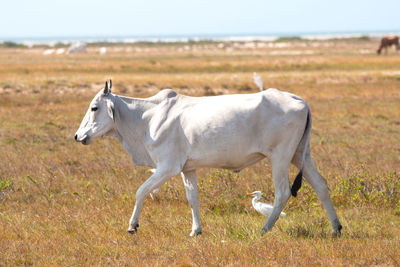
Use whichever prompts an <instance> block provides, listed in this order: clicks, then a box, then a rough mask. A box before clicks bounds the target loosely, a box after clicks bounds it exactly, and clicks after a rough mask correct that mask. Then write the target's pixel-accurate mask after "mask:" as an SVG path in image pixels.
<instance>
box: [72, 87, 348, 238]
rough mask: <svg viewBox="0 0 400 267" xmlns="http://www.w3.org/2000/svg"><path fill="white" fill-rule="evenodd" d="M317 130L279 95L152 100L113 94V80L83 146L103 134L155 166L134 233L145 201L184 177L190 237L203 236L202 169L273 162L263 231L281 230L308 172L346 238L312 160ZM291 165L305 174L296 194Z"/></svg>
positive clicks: (294, 101) (299, 105) (166, 93)
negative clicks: (288, 207)
mask: <svg viewBox="0 0 400 267" xmlns="http://www.w3.org/2000/svg"><path fill="white" fill-rule="evenodd" d="M310 131H311V114H310V109H309V107H308V105H307V103H306V102H305V101H304V100H303V99H301V98H300V97H298V96H295V95H293V94H290V93H287V92H281V91H279V90H276V89H268V90H265V91H262V92H259V93H255V94H241V95H223V96H209V97H190V96H185V95H180V94H177V93H176V92H174V91H173V90H171V89H164V90H162V91H160V92H159V93H158V94H156V95H155V96H152V97H149V98H130V97H123V96H118V95H114V94H112V93H111V80H110V83H107V82H106V84H105V88H104V89H102V90H101V91H100V92H99V93H98V94H97V95H96V96H95V97H94V98H93V100H92V102H91V103H90V106H89V109H88V111H87V113H86V115H85V117H84V118H83V120H82V123H81V125H80V127H79V129H78V131H77V132H76V134H75V140H76V141H78V142H81V143H82V144H84V145H88V144H89V143H90V142H91V141H92V140H93V139H94V138H96V137H98V136H103V135H109V136H114V137H116V138H117V139H118V140H119V141H120V142H121V143H122V145H123V147H124V148H125V150H126V151H127V152H128V153H129V154H130V155H131V157H132V160H133V162H134V163H135V164H136V165H140V166H147V167H150V168H155V172H154V173H153V175H151V176H150V178H148V179H147V180H146V182H144V183H143V185H142V186H140V188H139V189H138V190H137V192H136V203H135V208H134V210H133V214H132V217H131V219H130V222H129V228H128V232H129V233H131V234H133V233H135V232H136V231H137V228H138V227H139V215H140V211H141V209H142V206H143V201H144V199H145V197H146V196H147V195H148V194H149V193H150V192H151V191H152V190H154V189H155V188H158V187H159V186H161V185H162V184H163V183H165V182H166V181H167V180H168V179H170V178H171V177H173V176H175V175H177V174H179V173H181V175H182V178H183V183H184V185H185V189H186V196H187V198H188V201H189V204H190V207H191V208H192V215H193V225H192V232H191V233H190V235H191V236H194V235H198V234H200V233H201V226H200V219H199V208H198V192H197V177H196V169H197V168H202V167H212V168H225V169H230V170H240V169H243V168H245V167H247V166H250V165H252V164H254V163H256V162H257V161H259V160H261V159H263V158H265V157H268V158H269V159H270V161H271V163H272V177H273V181H274V187H275V200H274V205H273V211H272V213H271V215H270V216H269V217H268V219H267V221H266V223H265V225H264V226H263V228H262V230H263V232H265V231H269V230H271V228H272V227H273V226H274V224H275V222H276V220H277V219H278V217H279V215H280V213H281V211H282V209H283V208H284V206H285V204H286V202H287V201H288V199H289V197H290V195H293V196H296V194H297V190H298V189H299V188H300V186H301V179H302V173H304V176H305V178H306V179H307V181H308V182H309V183H310V184H311V186H312V187H313V188H314V190H315V191H316V193H317V195H318V197H319V198H320V200H321V201H322V203H323V205H324V207H325V209H326V211H327V213H328V216H329V219H330V221H331V224H332V227H333V230H334V234H336V235H339V234H340V231H341V229H342V226H341V224H340V222H339V219H338V217H337V215H336V211H335V209H334V207H333V205H332V202H331V199H330V196H329V191H328V186H327V183H326V180H325V179H324V178H323V177H322V176H321V175H320V174H319V172H318V171H317V169H316V167H315V165H314V162H313V160H312V158H311V155H310ZM290 163H293V164H294V165H295V166H297V167H298V168H299V170H300V172H299V174H298V175H297V177H296V179H295V181H294V183H293V186H292V188H290V184H289V165H290Z"/></svg>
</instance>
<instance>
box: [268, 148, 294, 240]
mask: <svg viewBox="0 0 400 267" xmlns="http://www.w3.org/2000/svg"><path fill="white" fill-rule="evenodd" d="M279 154H281V155H274V156H272V158H271V163H272V178H273V180H274V188H275V199H274V208H273V209H272V213H271V215H270V216H269V217H268V219H267V222H266V223H265V224H264V226H263V228H262V232H263V233H264V232H267V231H270V230H271V229H272V227H273V226H274V224H275V222H276V221H277V220H278V218H279V215H280V214H281V212H282V210H283V208H284V207H285V205H286V203H287V201H288V200H289V197H290V195H291V193H290V183H289V165H290V160H289V159H287V158H286V157H287V156H285V155H283V156H282V154H284V153H279Z"/></svg>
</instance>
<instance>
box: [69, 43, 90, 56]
mask: <svg viewBox="0 0 400 267" xmlns="http://www.w3.org/2000/svg"><path fill="white" fill-rule="evenodd" d="M77 52H84V53H86V44H85V43H81V42H76V43H73V44H72V45H71V46H70V47H69V48H68V50H67V54H74V53H77Z"/></svg>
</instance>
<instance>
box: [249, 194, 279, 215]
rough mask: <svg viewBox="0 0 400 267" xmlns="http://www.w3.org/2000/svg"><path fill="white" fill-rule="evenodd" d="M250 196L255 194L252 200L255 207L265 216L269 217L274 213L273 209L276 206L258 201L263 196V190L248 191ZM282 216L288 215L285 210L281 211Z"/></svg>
mask: <svg viewBox="0 0 400 267" xmlns="http://www.w3.org/2000/svg"><path fill="white" fill-rule="evenodd" d="M247 195H248V196H253V197H254V198H253V200H252V201H251V202H252V203H253V207H254V209H255V210H256V211H258V212H259V213H261V214H262V215H264V216H265V217H268V216H269V215H271V213H272V209H273V208H274V206H272V205H270V204H267V203H262V202H258V200H260V198H261V192H260V191H254V192H253V193H247ZM280 216H282V217H286V214H285V213H284V212H281V214H280Z"/></svg>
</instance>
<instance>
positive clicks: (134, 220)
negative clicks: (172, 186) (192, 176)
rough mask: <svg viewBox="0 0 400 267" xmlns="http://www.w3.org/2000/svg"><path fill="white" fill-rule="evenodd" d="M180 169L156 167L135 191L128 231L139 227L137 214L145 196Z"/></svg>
mask: <svg viewBox="0 0 400 267" xmlns="http://www.w3.org/2000/svg"><path fill="white" fill-rule="evenodd" d="M179 172H180V170H177V169H171V168H157V170H156V171H155V173H154V174H153V175H152V176H150V178H149V179H147V180H146V182H144V183H143V184H142V185H141V186H140V187H139V189H138V190H137V191H136V203H135V208H134V209H133V213H132V217H131V219H130V220H129V228H128V233H130V234H134V233H136V232H137V228H138V227H139V216H140V211H141V210H142V206H143V202H144V199H145V198H146V196H147V195H148V194H149V193H150V192H151V191H152V190H154V189H155V188H157V187H159V186H161V185H162V184H163V183H165V181H167V180H168V179H169V178H171V177H172V176H174V175H177V174H179Z"/></svg>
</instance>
